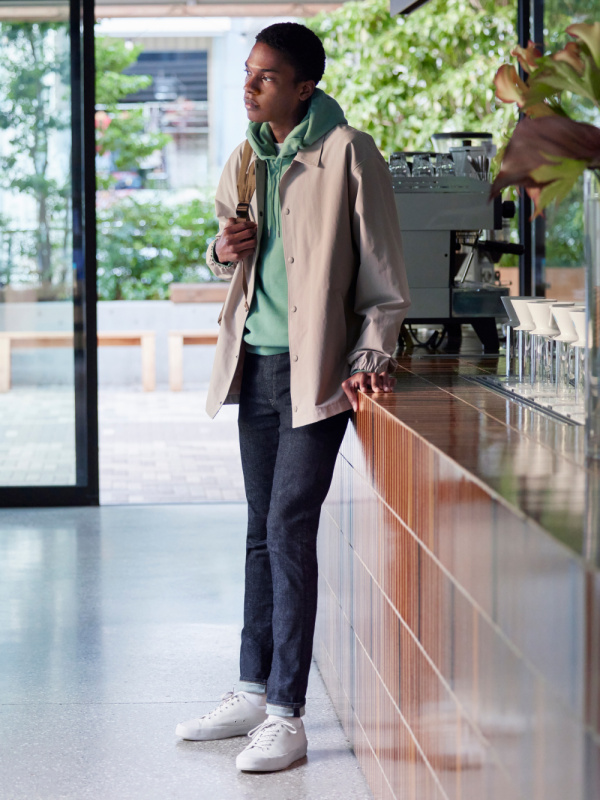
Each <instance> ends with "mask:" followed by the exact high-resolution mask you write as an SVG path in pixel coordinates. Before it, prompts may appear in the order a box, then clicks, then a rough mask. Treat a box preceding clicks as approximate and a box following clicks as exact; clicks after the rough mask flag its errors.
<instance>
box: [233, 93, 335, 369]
mask: <svg viewBox="0 0 600 800" xmlns="http://www.w3.org/2000/svg"><path fill="white" fill-rule="evenodd" d="M345 122H346V118H345V117H344V112H343V111H342V109H341V108H340V106H339V105H338V103H337V102H336V101H335V100H334V99H333V97H330V96H329V95H327V94H325V92H323V91H322V90H321V89H315V91H314V93H313V96H312V98H311V102H310V106H309V108H308V112H307V114H306V116H305V117H304V119H303V120H302V121H301V122H300V123H299V124H298V125H297V126H296V127H295V128H294V129H293V130H292V131H291V132H290V133H289V134H288V135H287V137H286V139H285V141H284V142H283V143H282V145H281V149H280V151H279V153H278V152H277V148H276V147H275V141H274V139H273V134H272V132H271V128H270V126H269V123H268V122H263V123H258V122H251V123H250V124H249V125H248V130H247V132H246V137H247V139H248V141H249V142H250V144H251V145H252V149H253V150H254V152H255V153H256V157H257V158H259V159H261V160H262V161H264V162H265V163H266V186H265V205H264V217H263V220H264V222H263V230H262V236H261V240H260V242H259V252H258V258H257V261H256V270H257V271H256V283H255V288H254V296H253V298H252V303H251V305H250V311H249V313H248V318H247V320H246V330H245V332H244V342H245V343H246V349H247V350H248V351H249V352H251V353H258V354H259V355H272V354H274V353H285V352H287V351H288V349H289V343H288V283H287V273H286V270H285V259H284V255H283V241H282V238H281V202H280V199H279V183H280V181H281V177H282V175H283V174H284V173H285V171H286V170H287V169H288V167H289V166H290V164H291V163H292V161H293V160H294V156H295V155H296V153H297V152H298V150H301V149H302V148H303V147H308V146H309V145H311V144H314V142H316V141H317V139H320V138H321V136H324V135H325V134H326V133H328V132H329V131H330V130H331V129H332V128H335V126H336V125H340V124H342V123H345Z"/></svg>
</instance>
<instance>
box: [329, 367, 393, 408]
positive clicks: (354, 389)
mask: <svg viewBox="0 0 600 800" xmlns="http://www.w3.org/2000/svg"><path fill="white" fill-rule="evenodd" d="M395 385H396V379H395V378H392V377H391V376H390V375H388V373H387V372H355V373H354V375H351V376H350V377H349V378H346V380H345V381H344V382H343V383H342V389H343V390H344V392H345V393H346V397H347V398H348V400H350V403H351V404H352V409H353V410H354V411H358V392H391V391H392V389H393V388H394V386H395Z"/></svg>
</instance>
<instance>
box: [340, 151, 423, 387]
mask: <svg viewBox="0 0 600 800" xmlns="http://www.w3.org/2000/svg"><path fill="white" fill-rule="evenodd" d="M370 149H371V148H370ZM349 181H350V191H351V193H352V195H353V198H352V199H353V201H354V202H353V206H354V210H353V219H352V233H353V238H354V242H355V246H356V248H357V250H358V254H359V267H358V275H357V280H356V294H355V302H354V311H355V313H356V314H358V315H359V317H361V318H362V324H361V327H360V332H359V336H358V339H357V342H356V344H355V346H354V348H353V349H352V350H351V352H350V353H349V354H348V363H349V365H350V370H351V372H383V371H389V370H392V369H394V368H395V367H396V362H395V361H394V359H393V357H392V356H393V353H394V350H395V349H396V344H397V342H398V335H399V333H400V327H401V325H402V321H403V319H404V317H405V316H406V313H407V310H408V307H409V306H410V298H409V292H408V283H407V280H406V269H405V266H404V256H403V252H402V237H401V234H400V225H399V222H398V212H397V210H396V201H395V198H394V191H393V188H392V182H391V179H390V174H389V170H388V167H387V164H386V163H385V161H384V159H383V157H382V156H381V154H380V153H379V151H378V150H377V148H376V147H375V144H374V143H373V145H372V152H371V153H369V155H367V157H366V158H365V159H364V160H362V161H361V162H360V163H358V164H357V165H356V166H355V167H354V169H353V170H352V171H351V174H350V177H349Z"/></svg>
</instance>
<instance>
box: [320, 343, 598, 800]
mask: <svg viewBox="0 0 600 800" xmlns="http://www.w3.org/2000/svg"><path fill="white" fill-rule="evenodd" d="M496 367H497V364H496V363H494V361H493V360H490V359H489V358H486V359H481V360H480V361H478V360H477V359H469V358H460V359H457V358H451V357H434V356H431V357H421V358H412V359H411V358H405V359H403V360H402V361H401V366H400V369H399V371H398V375H397V378H398V383H397V387H396V391H395V392H394V394H393V395H391V394H390V395H361V397H360V407H359V411H358V413H357V415H356V418H355V424H354V425H353V426H352V427H351V428H349V431H348V434H347V436H346V439H345V440H344V443H343V446H342V450H341V452H340V456H339V458H338V463H337V467H336V473H335V476H334V483H333V485H332V489H331V491H330V494H329V497H328V499H327V502H326V505H325V507H324V509H323V514H322V517H321V529H320V533H319V560H320V587H319V591H320V595H319V616H318V623H317V638H316V644H315V654H316V658H317V662H318V664H319V668H320V670H321V673H322V674H323V677H324V679H325V682H326V684H327V687H328V690H329V692H330V694H331V696H332V698H333V700H334V702H335V704H336V707H337V710H338V713H339V716H340V719H341V720H342V724H343V726H344V728H345V730H346V733H347V735H348V737H349V738H350V740H351V742H352V743H353V745H354V748H355V750H356V753H357V755H358V757H359V760H360V762H361V765H362V767H363V769H364V771H365V773H366V775H367V779H368V781H369V783H370V785H371V788H372V790H373V793H374V795H375V797H376V798H394V797H395V798H398V800H400V799H401V800H433V799H434V798H435V800H442V798H449V800H513V799H514V800H517V798H519V799H520V798H522V799H523V800H538V798H539V800H542V798H543V800H555V799H556V800H566V799H567V798H568V799H569V800H598V798H599V797H600V784H599V783H598V764H599V758H600V724H599V720H600V680H599V678H600V667H599V658H600V616H599V613H598V609H599V608H600V577H599V575H598V570H597V567H596V566H595V563H597V555H596V552H595V550H596V539H597V534H598V489H599V486H600V477H599V473H598V472H597V471H595V470H592V468H591V467H590V466H589V465H587V466H586V463H585V459H584V456H583V430H582V429H581V428H578V427H576V426H573V425H568V424H565V423H560V422H556V421H554V420H553V419H551V418H549V417H547V416H545V415H543V414H540V413H538V412H536V411H533V410H530V409H529V408H527V407H525V406H522V405H519V404H517V403H515V402H512V401H510V400H506V399H504V398H502V397H500V396H499V395H496V394H494V393H493V392H491V391H489V390H488V389H486V388H484V387H482V386H480V385H478V384H476V383H473V382H472V381H471V380H470V377H472V376H474V375H478V374H482V373H484V372H485V371H486V370H493V371H495V369H496Z"/></svg>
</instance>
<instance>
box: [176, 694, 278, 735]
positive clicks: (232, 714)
mask: <svg viewBox="0 0 600 800" xmlns="http://www.w3.org/2000/svg"><path fill="white" fill-rule="evenodd" d="M266 718H267V706H266V703H265V705H259V706H257V705H254V703H251V702H250V701H249V700H247V699H246V697H245V695H244V693H243V692H237V693H235V694H234V692H227V693H226V694H224V695H223V697H222V698H221V703H220V705H218V706H217V707H216V708H215V710H214V711H211V712H210V714H205V715H204V716H203V717H199V718H198V719H190V720H188V721H187V722H181V723H180V724H179V725H178V726H177V728H176V729H175V734H176V735H177V736H181V738H182V739H190V740H191V741H194V742H207V741H210V740H211V739H228V738H229V737H230V736H245V735H246V734H247V733H249V732H250V731H251V730H252V729H253V728H254V727H256V726H257V725H260V724H261V723H262V722H264V721H265V720H266Z"/></svg>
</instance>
